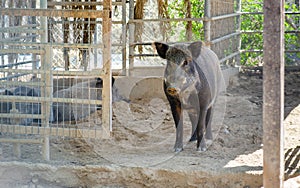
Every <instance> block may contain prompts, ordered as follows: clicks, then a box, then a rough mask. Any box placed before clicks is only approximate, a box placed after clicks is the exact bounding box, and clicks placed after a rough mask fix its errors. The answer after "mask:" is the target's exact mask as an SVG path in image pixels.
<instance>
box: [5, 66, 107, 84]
mask: <svg viewBox="0 0 300 188" xmlns="http://www.w3.org/2000/svg"><path fill="white" fill-rule="evenodd" d="M0 72H9V73H28V74H30V73H32V74H46V73H48V72H50V70H41V69H38V70H29V69H5V68H0ZM102 72H103V69H93V70H91V71H60V70H53V71H52V73H53V75H55V76H59V75H62V76H78V75H80V76H88V77H100V78H101V77H102V75H101V74H102ZM2 84H3V83H2ZM0 85H1V83H0Z"/></svg>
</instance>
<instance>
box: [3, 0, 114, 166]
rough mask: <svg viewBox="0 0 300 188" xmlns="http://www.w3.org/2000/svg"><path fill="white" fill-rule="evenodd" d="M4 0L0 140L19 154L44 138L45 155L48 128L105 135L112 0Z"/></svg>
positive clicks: (55, 132)
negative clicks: (89, 120)
mask: <svg viewBox="0 0 300 188" xmlns="http://www.w3.org/2000/svg"><path fill="white" fill-rule="evenodd" d="M38 2H39V3H38ZM1 3H2V5H1V7H2V8H1V9H0V14H1V15H0V16H1V18H0V20H1V27H0V37H1V40H0V56H1V60H0V62H1V65H0V69H1V75H0V79H1V82H0V88H1V95H0V99H1V102H0V107H1V111H0V132H1V133H0V134H1V139H0V142H8V143H14V148H15V149H14V151H15V153H16V155H17V156H18V155H20V144H21V143H39V144H40V143H41V144H43V156H44V159H47V160H49V158H50V153H49V152H50V148H49V147H50V146H49V136H60V137H65V136H67V137H81V138H82V137H84V138H108V137H109V135H110V131H111V129H112V128H111V121H112V120H111V111H112V110H111V108H112V106H111V85H112V84H111V82H112V81H111V37H110V36H111V1H108V0H106V1H103V2H101V3H99V2H96V1H90V2H55V1H51V2H49V4H48V5H47V1H46V0H40V1H34V0H32V1H17V0H16V1H1ZM72 9H77V10H76V11H74V10H72ZM104 44H105V45H104ZM92 52H93V53H92ZM74 54H77V55H74ZM97 55H98V56H97ZM92 56H93V58H95V60H94V62H93V64H92V62H90V61H88V59H91V57H92ZM78 57H80V59H76V58H78ZM72 58H73V59H72ZM99 62H101V63H99ZM99 109H101V113H99V112H98V111H99ZM93 114H95V115H93ZM92 115H93V116H92ZM87 118H92V119H94V121H92V122H93V124H92V123H85V121H86V119H87ZM32 135H36V136H32ZM16 137H17V139H15V138H16Z"/></svg>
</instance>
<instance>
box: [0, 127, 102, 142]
mask: <svg viewBox="0 0 300 188" xmlns="http://www.w3.org/2000/svg"><path fill="white" fill-rule="evenodd" d="M0 131H1V133H13V134H20V135H23V134H25V135H26V134H28V133H30V134H35V135H41V136H60V137H74V138H96V139H98V138H105V137H103V129H101V128H99V129H96V128H95V129H85V128H62V127H38V126H20V125H4V124H0ZM24 141H25V140H24ZM29 142H31V140H29Z"/></svg>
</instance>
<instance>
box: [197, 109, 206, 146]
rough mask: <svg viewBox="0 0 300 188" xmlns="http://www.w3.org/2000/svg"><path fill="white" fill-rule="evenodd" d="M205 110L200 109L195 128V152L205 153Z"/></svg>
mask: <svg viewBox="0 0 300 188" xmlns="http://www.w3.org/2000/svg"><path fill="white" fill-rule="evenodd" d="M206 115H207V110H206V109H200V116H199V122H198V126H197V151H206V142H205V137H204V133H205V128H206V126H205V123H206Z"/></svg>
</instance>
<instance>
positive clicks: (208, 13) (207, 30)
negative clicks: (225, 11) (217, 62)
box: [203, 0, 211, 47]
mask: <svg viewBox="0 0 300 188" xmlns="http://www.w3.org/2000/svg"><path fill="white" fill-rule="evenodd" d="M204 6H205V7H204V18H205V19H204V21H203V22H204V23H203V24H204V41H205V43H206V45H207V46H208V47H210V45H211V34H210V25H211V20H210V19H211V1H210V0H205V4H204Z"/></svg>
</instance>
